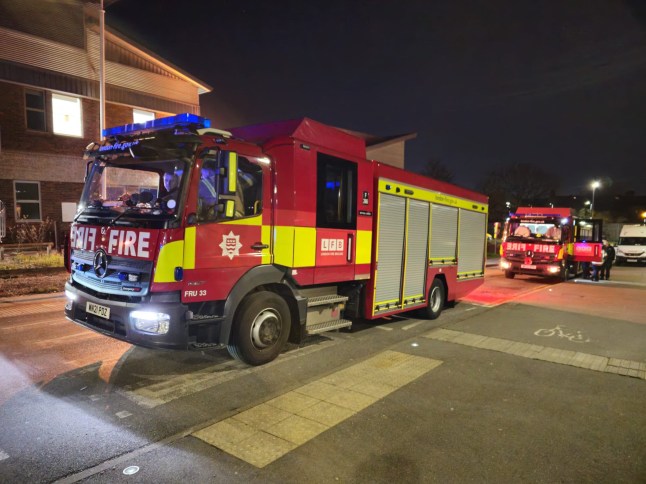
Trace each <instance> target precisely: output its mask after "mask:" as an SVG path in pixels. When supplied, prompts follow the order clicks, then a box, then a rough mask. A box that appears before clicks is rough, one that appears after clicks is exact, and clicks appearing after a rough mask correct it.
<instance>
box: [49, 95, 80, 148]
mask: <svg viewBox="0 0 646 484" xmlns="http://www.w3.org/2000/svg"><path fill="white" fill-rule="evenodd" d="M63 103H68V104H63ZM67 117H71V119H67ZM52 119H53V121H52V131H53V133H54V134H57V135H61V136H73V137H75V138H82V137H83V104H82V102H81V98H80V97H76V96H67V95H65V94H58V93H55V92H53V93H52Z"/></svg>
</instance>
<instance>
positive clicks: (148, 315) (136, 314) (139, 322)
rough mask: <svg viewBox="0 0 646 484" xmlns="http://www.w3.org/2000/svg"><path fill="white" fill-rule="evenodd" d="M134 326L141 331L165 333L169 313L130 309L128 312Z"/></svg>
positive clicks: (167, 326)
mask: <svg viewBox="0 0 646 484" xmlns="http://www.w3.org/2000/svg"><path fill="white" fill-rule="evenodd" d="M130 319H131V320H132V322H133V324H134V325H135V328H136V329H137V330H138V331H141V332H143V333H150V334H166V333H168V329H169V327H170V315H168V314H166V313H158V312H155V311H132V312H131V313H130Z"/></svg>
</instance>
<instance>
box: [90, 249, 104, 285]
mask: <svg viewBox="0 0 646 484" xmlns="http://www.w3.org/2000/svg"><path fill="white" fill-rule="evenodd" d="M92 265H93V266H94V274H96V277H98V278H99V279H103V278H104V277H105V276H106V275H107V274H108V254H106V253H105V250H103V249H99V250H97V251H96V252H95V253H94V263H93V264H92Z"/></svg>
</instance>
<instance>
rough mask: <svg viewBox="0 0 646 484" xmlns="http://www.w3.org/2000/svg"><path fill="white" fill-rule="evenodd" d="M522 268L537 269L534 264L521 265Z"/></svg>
mask: <svg viewBox="0 0 646 484" xmlns="http://www.w3.org/2000/svg"><path fill="white" fill-rule="evenodd" d="M520 268H521V269H536V266H535V265H532V264H521V265H520Z"/></svg>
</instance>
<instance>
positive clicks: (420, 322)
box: [402, 321, 427, 331]
mask: <svg viewBox="0 0 646 484" xmlns="http://www.w3.org/2000/svg"><path fill="white" fill-rule="evenodd" d="M426 322H427V321H415V322H414V323H410V324H407V325H406V326H404V327H403V328H402V329H403V330H404V331H408V330H409V329H411V328H414V327H415V326H419V325H420V324H423V323H426Z"/></svg>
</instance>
